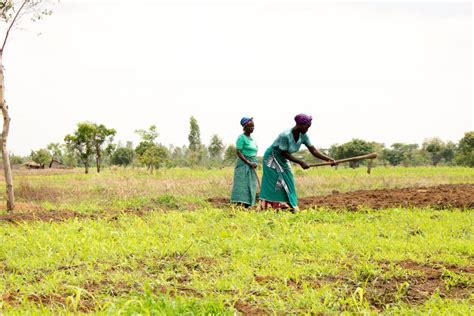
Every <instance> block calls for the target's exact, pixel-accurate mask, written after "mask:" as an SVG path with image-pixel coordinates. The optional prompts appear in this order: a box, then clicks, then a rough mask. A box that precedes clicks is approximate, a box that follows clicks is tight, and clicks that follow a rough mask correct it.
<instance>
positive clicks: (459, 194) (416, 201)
mask: <svg viewBox="0 0 474 316" xmlns="http://www.w3.org/2000/svg"><path fill="white" fill-rule="evenodd" d="M208 202H210V203H211V204H212V205H214V206H216V207H223V206H225V205H228V203H229V199H227V198H210V199H208ZM298 203H299V205H298V206H299V207H300V209H309V208H316V207H324V208H329V209H344V210H351V211H356V210H359V209H363V208H371V209H384V208H393V207H432V208H435V209H451V208H460V209H474V184H445V185H438V186H433V187H412V188H402V189H378V190H358V191H352V192H346V193H339V192H337V191H333V193H332V194H329V195H323V196H313V197H303V198H299V202H298Z"/></svg>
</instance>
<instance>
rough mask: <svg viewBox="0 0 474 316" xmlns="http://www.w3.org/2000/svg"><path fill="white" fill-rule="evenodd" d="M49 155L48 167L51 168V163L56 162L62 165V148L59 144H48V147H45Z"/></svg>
mask: <svg viewBox="0 0 474 316" xmlns="http://www.w3.org/2000/svg"><path fill="white" fill-rule="evenodd" d="M46 148H47V149H48V150H49V152H50V154H51V161H50V163H49V167H50V168H51V167H52V165H53V161H55V160H56V161H58V162H61V163H63V150H62V146H61V144H59V143H50V144H48V146H47V147H46Z"/></svg>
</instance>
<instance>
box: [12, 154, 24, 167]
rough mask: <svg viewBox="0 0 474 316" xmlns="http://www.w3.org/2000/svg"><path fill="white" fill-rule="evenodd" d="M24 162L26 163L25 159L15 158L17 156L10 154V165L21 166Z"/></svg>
mask: <svg viewBox="0 0 474 316" xmlns="http://www.w3.org/2000/svg"><path fill="white" fill-rule="evenodd" d="M25 161H26V159H25V158H24V157H21V156H17V155H14V154H10V163H11V164H12V165H21V164H24V163H25Z"/></svg>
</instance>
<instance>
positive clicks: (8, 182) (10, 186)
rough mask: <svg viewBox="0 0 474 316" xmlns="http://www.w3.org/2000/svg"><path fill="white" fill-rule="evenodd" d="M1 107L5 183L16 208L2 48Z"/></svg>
mask: <svg viewBox="0 0 474 316" xmlns="http://www.w3.org/2000/svg"><path fill="white" fill-rule="evenodd" d="M0 108H1V110H2V115H3V130H2V135H1V137H0V145H1V150H2V159H3V171H4V173H5V184H6V187H7V210H8V211H13V210H14V209H15V195H14V192H13V178H12V169H11V166H10V156H9V154H8V150H7V139H8V132H9V131H10V115H9V114H8V107H7V105H6V103H5V80H4V75H3V51H1V50H0Z"/></svg>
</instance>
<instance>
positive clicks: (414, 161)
mask: <svg viewBox="0 0 474 316" xmlns="http://www.w3.org/2000/svg"><path fill="white" fill-rule="evenodd" d="M135 132H136V133H137V134H138V135H139V136H140V142H139V143H138V145H137V146H133V144H132V142H127V143H126V144H122V143H120V142H119V143H114V136H115V134H116V130H115V129H113V128H108V127H106V126H104V125H103V124H96V123H91V122H81V123H78V124H77V128H76V129H75V130H74V131H73V133H71V134H68V135H66V136H65V137H64V143H62V144H60V143H51V144H49V145H48V146H47V147H46V148H42V149H39V150H33V151H32V152H31V154H30V155H29V156H28V157H19V156H15V155H11V156H10V160H11V162H12V164H22V163H25V162H26V161H28V160H32V161H34V162H35V163H37V164H38V166H39V167H40V168H47V167H51V166H52V164H53V162H57V163H59V164H61V165H64V166H68V167H78V166H82V167H84V170H85V173H89V169H90V168H91V166H92V167H95V168H96V170H97V172H100V171H101V169H102V167H103V166H111V165H116V166H122V167H124V168H126V167H129V166H133V167H146V168H147V169H148V170H149V171H150V172H153V171H154V170H156V169H159V168H172V167H196V166H199V167H205V168H221V167H225V166H230V165H233V164H234V163H235V160H236V154H235V153H236V149H235V146H234V145H229V146H225V145H224V143H223V141H222V139H221V138H220V137H219V136H218V135H217V134H214V135H212V137H211V139H210V143H209V145H205V144H203V142H202V140H201V134H200V127H199V124H198V122H197V120H196V119H195V118H194V117H192V116H191V118H190V120H189V135H188V142H189V144H188V145H187V146H186V145H184V146H174V145H171V146H165V145H163V144H161V143H160V142H158V138H159V133H158V130H157V127H156V125H152V126H150V127H149V128H148V129H138V130H136V131H135ZM322 150H323V151H324V152H325V153H326V154H328V155H330V156H331V157H334V158H335V159H344V158H349V157H354V156H359V155H364V154H368V153H371V152H377V153H378V154H379V156H378V159H377V160H376V164H377V165H384V166H423V165H432V166H437V165H440V164H441V165H462V166H469V167H474V131H470V132H467V133H465V135H464V137H463V138H462V139H461V140H460V141H459V143H453V142H450V141H448V142H445V141H443V140H441V139H439V138H436V137H435V138H430V139H426V140H425V141H424V142H423V143H422V144H421V145H418V144H403V143H395V144H392V145H391V146H389V147H386V146H385V145H384V144H382V143H377V142H371V141H366V140H362V139H352V140H351V141H349V142H347V143H344V144H334V145H332V146H331V147H329V148H327V149H322ZM298 155H300V156H301V157H303V158H304V159H307V160H311V159H312V158H311V154H310V153H309V152H307V150H302V151H300V152H299V153H298ZM363 163H364V162H360V161H356V162H351V163H350V164H349V166H350V167H352V168H357V167H358V166H359V164H363Z"/></svg>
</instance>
